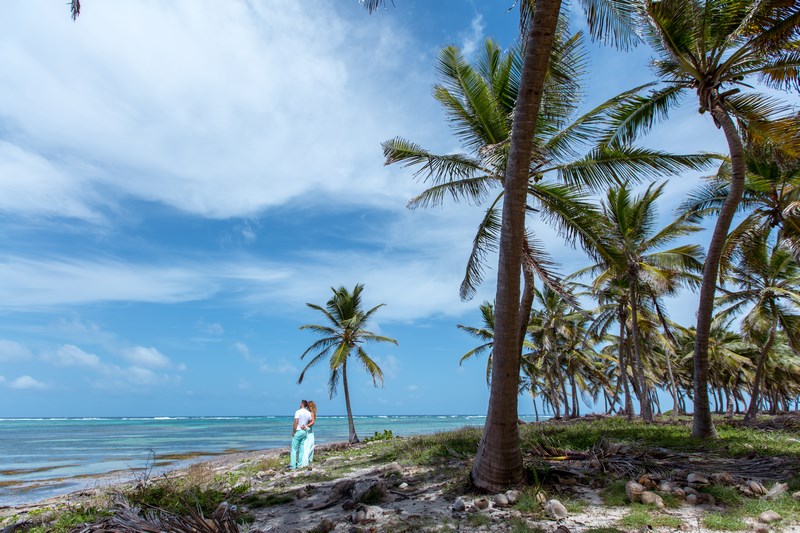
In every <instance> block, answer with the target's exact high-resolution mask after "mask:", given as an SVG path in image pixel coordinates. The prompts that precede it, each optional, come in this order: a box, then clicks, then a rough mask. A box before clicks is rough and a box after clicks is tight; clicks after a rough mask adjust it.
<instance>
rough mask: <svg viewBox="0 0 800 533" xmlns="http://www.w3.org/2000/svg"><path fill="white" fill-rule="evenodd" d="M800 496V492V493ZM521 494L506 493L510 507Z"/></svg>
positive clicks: (517, 492)
mask: <svg viewBox="0 0 800 533" xmlns="http://www.w3.org/2000/svg"><path fill="white" fill-rule="evenodd" d="M798 494H800V492H798ZM519 496H520V493H519V491H518V490H507V491H506V498H508V503H509V505H514V504H515V503H517V502H518V501H519Z"/></svg>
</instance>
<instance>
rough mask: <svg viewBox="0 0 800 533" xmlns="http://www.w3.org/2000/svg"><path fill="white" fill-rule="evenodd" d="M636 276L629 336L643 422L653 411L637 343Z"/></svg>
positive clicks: (637, 305)
mask: <svg viewBox="0 0 800 533" xmlns="http://www.w3.org/2000/svg"><path fill="white" fill-rule="evenodd" d="M637 279H638V275H635V277H632V278H631V280H630V281H631V287H630V294H631V336H632V337H633V338H632V342H633V362H634V364H635V366H634V368H635V369H636V372H635V374H636V380H637V381H638V383H639V410H640V412H641V415H642V420H644V421H645V422H648V423H649V422H652V421H653V409H652V407H651V405H650V389H649V387H648V385H647V376H645V373H644V364H643V363H642V348H641V343H640V342H639V295H638V294H637V291H636V283H637Z"/></svg>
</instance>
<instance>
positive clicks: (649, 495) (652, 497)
mask: <svg viewBox="0 0 800 533" xmlns="http://www.w3.org/2000/svg"><path fill="white" fill-rule="evenodd" d="M639 501H640V502H642V503H643V504H645V505H653V506H655V507H656V508H657V509H663V508H664V500H663V499H662V498H661V496H659V495H658V494H656V493H655V492H650V491H649V490H646V491H644V492H643V493H642V494H641V495H640V496H639Z"/></svg>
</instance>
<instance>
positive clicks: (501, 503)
mask: <svg viewBox="0 0 800 533" xmlns="http://www.w3.org/2000/svg"><path fill="white" fill-rule="evenodd" d="M494 504H495V505H496V506H497V507H508V497H506V495H505V494H495V495H494Z"/></svg>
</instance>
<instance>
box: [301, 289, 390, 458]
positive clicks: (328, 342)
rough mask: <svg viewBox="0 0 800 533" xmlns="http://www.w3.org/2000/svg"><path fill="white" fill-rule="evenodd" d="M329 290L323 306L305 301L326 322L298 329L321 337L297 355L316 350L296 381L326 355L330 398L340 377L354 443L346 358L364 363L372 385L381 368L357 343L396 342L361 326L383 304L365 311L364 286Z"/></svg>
mask: <svg viewBox="0 0 800 533" xmlns="http://www.w3.org/2000/svg"><path fill="white" fill-rule="evenodd" d="M331 290H332V291H333V297H332V298H331V299H330V300H328V302H327V303H326V304H325V307H324V308H323V307H322V306H319V305H316V304H310V303H309V304H306V305H307V306H308V307H310V308H311V309H315V310H317V311H319V312H320V313H322V314H323V315H325V318H327V319H328V322H329V323H330V324H329V325H325V326H321V325H316V324H305V325H303V326H300V329H309V330H311V331H313V332H315V333H318V334H320V335H321V336H322V338H321V339H319V340H318V341H316V342H315V343H313V344H312V345H311V346H309V347H308V349H307V350H306V351H305V352H303V355H301V356H300V359H303V358H304V357H305V356H306V355H308V354H309V353H312V352H317V353H316V354H315V355H314V357H312V359H311V361H309V362H308V364H307V365H306V367H305V368H304V369H303V371H302V372H301V373H300V378H299V379H298V380H297V383H302V382H303V378H304V377H305V375H306V372H307V371H308V370H309V369H310V368H311V367H312V366H314V365H316V364H317V363H319V362H320V361H322V360H323V359H324V358H325V357H330V371H331V375H330V377H329V378H328V392H329V393H330V397H331V398H333V396H334V395H335V394H336V388H337V387H338V385H339V378H340V377H341V379H342V388H343V389H344V401H345V406H346V408H347V423H348V425H349V428H350V438H349V440H350V442H351V443H355V442H358V435H356V427H355V424H354V423H353V410H352V409H351V407H350V389H349V388H348V387H347V361H348V358H349V357H350V355H351V354H352V355H355V356H356V358H357V359H358V361H359V362H360V363H361V364H362V365H364V368H365V369H366V371H367V373H369V375H370V377H372V383H373V384H374V385H375V386H377V385H378V382H379V381H380V383H381V384H383V371H382V370H381V369H380V367H379V366H378V365H377V363H375V361H373V360H372V358H370V356H369V355H367V352H365V351H364V348H362V346H361V345H362V344H363V343H365V342H391V343H392V344H397V341H396V340H394V339H392V338H389V337H384V336H381V335H376V334H374V333H372V332H370V331H368V330H366V329H364V328H365V327H366V325H367V322H368V321H369V319H370V318H372V315H374V314H375V312H376V311H377V310H378V309H380V308H381V307H383V306H384V304H380V305H376V306H375V307H373V308H372V309H370V310H369V311H366V312H365V311H364V310H363V309H362V307H361V292H362V291H363V290H364V285H362V284H358V285H356V286H355V288H354V289H353V292H352V293H351V292H349V291H348V290H347V289H346V288H345V287H339V288H338V289H334V288H331Z"/></svg>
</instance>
